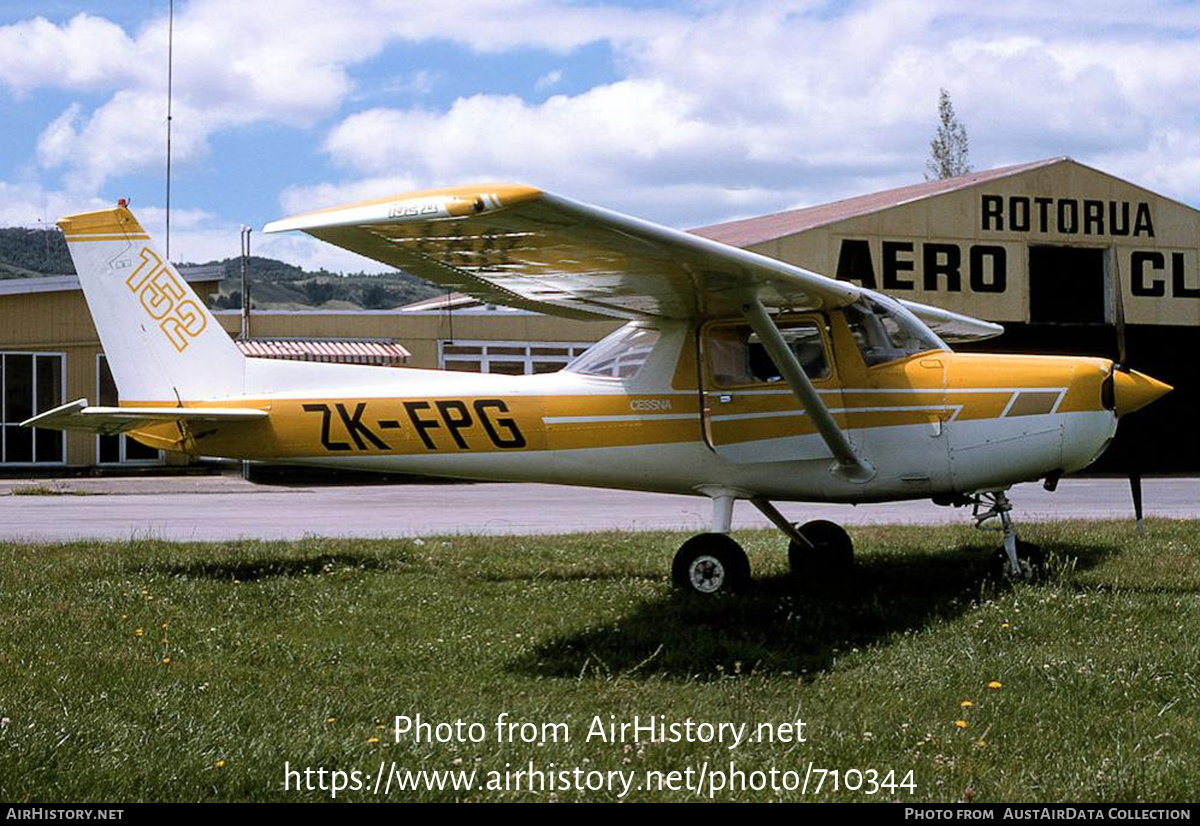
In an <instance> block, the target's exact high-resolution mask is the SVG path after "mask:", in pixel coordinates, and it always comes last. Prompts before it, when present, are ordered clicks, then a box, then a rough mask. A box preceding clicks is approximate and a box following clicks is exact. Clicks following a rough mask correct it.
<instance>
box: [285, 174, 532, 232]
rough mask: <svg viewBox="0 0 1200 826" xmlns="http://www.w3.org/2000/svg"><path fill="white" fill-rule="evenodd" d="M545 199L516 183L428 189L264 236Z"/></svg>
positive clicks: (356, 204) (304, 219) (293, 220)
mask: <svg viewBox="0 0 1200 826" xmlns="http://www.w3.org/2000/svg"><path fill="white" fill-rule="evenodd" d="M544 195H545V193H544V192H543V191H542V190H540V189H538V188H536V187H532V186H527V185H525V184H514V183H481V184H471V185H468V186H455V187H443V188H441V189H424V190H418V191H416V192H405V193H401V194H399V195H390V196H388V197H386V198H372V199H369V200H365V201H351V202H349V203H345V204H339V205H337V206H332V207H325V208H322V209H316V210H311V211H309V212H301V213H299V214H297V215H292V216H289V217H287V218H280V219H278V220H275V221H271V222H270V223H269V224H267V225H266V226H264V227H263V232H264V233H266V232H288V231H290V230H309V229H319V228H321V227H334V226H343V225H347V224H365V223H382V222H401V223H402V222H406V221H424V220H430V219H446V218H461V217H464V216H467V215H473V214H480V213H484V212H494V211H496V210H500V209H504V208H506V207H510V206H514V205H516V204H519V203H523V202H525V201H532V200H536V199H537V198H541V197H543V196H544Z"/></svg>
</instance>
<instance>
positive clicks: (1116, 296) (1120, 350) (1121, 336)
mask: <svg viewBox="0 0 1200 826" xmlns="http://www.w3.org/2000/svg"><path fill="white" fill-rule="evenodd" d="M1109 255H1110V256H1111V260H1112V281H1111V285H1112V289H1111V292H1112V318H1113V329H1114V330H1115V331H1116V334H1117V359H1116V366H1117V369H1118V370H1124V369H1125V367H1126V365H1127V364H1128V363H1129V362H1128V361H1127V360H1126V352H1125V291H1124V290H1123V289H1122V288H1121V259H1120V258H1118V257H1117V249H1116V246H1115V245H1114V246H1113V248H1112V251H1111V252H1110V253H1109Z"/></svg>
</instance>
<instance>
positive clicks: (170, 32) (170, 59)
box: [167, 0, 175, 261]
mask: <svg viewBox="0 0 1200 826" xmlns="http://www.w3.org/2000/svg"><path fill="white" fill-rule="evenodd" d="M169 9H170V11H169V12H168V16H167V260H168V261H170V260H171V92H172V88H171V87H172V82H173V80H174V77H173V74H174V71H173V70H174V62H175V54H174V51H175V0H169Z"/></svg>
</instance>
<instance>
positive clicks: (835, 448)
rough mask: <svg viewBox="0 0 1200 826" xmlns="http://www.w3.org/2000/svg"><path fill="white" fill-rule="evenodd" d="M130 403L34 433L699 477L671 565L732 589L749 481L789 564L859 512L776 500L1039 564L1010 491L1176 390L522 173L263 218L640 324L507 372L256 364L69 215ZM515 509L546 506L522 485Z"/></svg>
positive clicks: (658, 486) (484, 289)
mask: <svg viewBox="0 0 1200 826" xmlns="http://www.w3.org/2000/svg"><path fill="white" fill-rule="evenodd" d="M59 226H60V227H61V228H62V230H63V233H64V234H65V236H66V240H67V243H68V245H69V247H70V250H71V255H72V257H73V258H74V261H75V267H76V270H77V271H78V273H79V279H80V283H81V284H82V286H83V290H84V293H85V295H86V298H87V302H88V306H89V307H90V309H91V313H92V316H93V318H94V320H95V323H96V328H97V330H98V331H99V334H100V340H101V343H102V345H103V347H104V351H105V353H106V354H107V356H108V361H109V364H110V365H111V368H112V372H113V377H114V379H115V380H116V384H117V389H118V392H119V394H120V398H121V403H120V407H115V408H111V407H108V408H102V407H92V406H89V404H88V402H87V400H86V399H81V400H79V401H75V402H72V403H70V404H66V405H63V406H62V407H60V408H58V409H56V410H52V411H50V412H47V413H43V414H41V415H39V416H36V417H34V418H32V419H30V420H29V421H27V422H25V423H24V424H26V425H28V426H32V427H47V428H61V429H82V430H89V431H94V432H100V433H115V432H128V433H129V434H130V435H131V436H133V437H134V438H136V439H137V440H138V441H140V442H143V443H144V444H147V445H150V446H152V447H156V448H162V449H165V450H174V451H181V452H183V453H187V454H192V455H205V456H222V457H231V458H238V459H252V460H271V461H274V462H290V463H296V464H305V465H327V466H339V467H349V468H356V469H362V470H374V471H389V472H406V473H417V474H429V475H439V476H449V477H463V478H471V479H490V480H514V481H538V482H551V483H559V484H568V485H587V486H597V487H612V488H627V489H635V490H646V491H660V492H667V493H680V494H693V495H701V496H707V497H709V498H710V499H711V500H712V505H713V510H712V524H711V532H710V533H705V534H701V535H699V536H695V537H693V538H691V539H689V540H688V541H687V542H685V543H684V544H683V546H682V547H681V548H680V549H679V551H678V553H677V554H676V556H675V560H674V563H673V565H672V577H673V579H674V580H675V582H676V583H677V584H679V585H680V586H681V587H684V588H691V589H694V590H695V591H697V592H701V593H716V592H720V591H725V590H730V589H736V588H737V587H738V586H741V585H744V584H745V583H746V582H747V581H748V579H749V576H750V567H749V563H748V562H747V559H746V555H745V553H744V552H743V551H742V549H741V547H740V546H739V545H738V544H737V543H736V542H735V541H734V540H733V539H732V538H731V537H730V536H729V533H730V523H731V517H732V512H733V506H734V503H735V502H737V501H738V500H748V501H750V502H751V503H752V504H753V505H755V506H756V507H757V508H758V509H759V510H760V511H762V512H763V513H764V514H765V515H766V516H767V517H768V518H769V519H770V520H771V521H772V522H773V523H774V524H775V525H777V526H778V527H779V528H780V530H782V531H783V533H784V534H786V536H787V537H788V539H789V540H790V544H789V559H790V561H791V564H792V566H793V568H794V569H795V570H797V572H798V573H800V574H802V575H805V576H817V575H820V574H822V573H836V572H844V571H845V570H846V568H847V566H848V565H850V564H851V560H852V545H851V541H850V539H849V537H848V536H847V534H846V532H845V531H844V530H842V529H841V528H840V527H839V526H837V525H835V524H834V523H832V522H827V521H816V522H810V523H807V524H804V525H793V524H791V523H789V522H788V521H787V519H785V518H784V517H783V515H782V514H780V513H779V511H778V510H777V509H776V508H775V507H774V506H773V505H772V504H771V503H772V502H773V501H822V502H846V503H854V502H875V501H881V500H902V499H921V498H924V499H933V500H935V501H938V502H943V503H954V504H973V505H974V508H975V517H976V518H977V519H979V520H980V521H982V520H983V519H986V518H991V517H996V518H998V520H999V523H1000V524H1001V525H1002V527H1003V529H1004V543H1003V545H1004V550H1003V556H1002V558H1003V559H1004V560H1005V563H1006V567H1007V568H1008V570H1009V571H1010V572H1012V573H1013V574H1014V575H1018V576H1019V575H1022V574H1029V573H1030V572H1031V571H1032V570H1033V569H1034V568H1035V567H1036V564H1037V552H1036V549H1035V548H1033V547H1032V546H1028V545H1027V544H1026V543H1023V542H1022V543H1018V541H1017V536H1016V532H1015V530H1014V528H1013V523H1012V519H1011V517H1010V511H1011V505H1010V503H1009V501H1008V499H1007V498H1006V496H1005V490H1006V489H1007V488H1008V487H1009V486H1011V485H1012V484H1014V483H1017V482H1024V481H1028V480H1035V479H1041V478H1045V479H1047V480H1048V481H1049V482H1051V483H1052V482H1053V481H1055V480H1057V478H1058V476H1060V475H1061V474H1063V473H1070V472H1072V471H1076V470H1079V469H1080V468H1083V467H1085V466H1087V465H1088V464H1089V463H1090V462H1092V461H1093V460H1094V459H1096V457H1097V456H1099V455H1100V453H1101V452H1102V451H1103V450H1104V449H1105V447H1106V446H1107V445H1108V443H1109V442H1110V440H1111V439H1112V437H1113V435H1114V433H1115V431H1116V427H1117V420H1118V418H1120V417H1121V416H1122V415H1124V414H1126V413H1128V412H1130V411H1133V410H1136V409H1137V408H1139V407H1142V406H1143V405H1145V404H1148V403H1149V402H1151V401H1153V400H1154V399H1155V398H1157V397H1158V396H1160V395H1162V394H1163V393H1165V392H1167V391H1168V390H1169V389H1170V388H1169V387H1168V386H1167V385H1165V384H1162V383H1160V382H1158V381H1156V380H1154V379H1152V378H1150V377H1148V376H1145V375H1143V374H1140V373H1137V372H1133V371H1130V370H1126V369H1124V368H1122V367H1119V366H1116V365H1114V363H1113V362H1112V361H1109V360H1106V359H1100V358H1068V357H1051V356H1024V355H1021V356H1017V355H983V354H963V353H955V352H953V351H951V349H950V348H949V347H948V346H947V345H946V344H945V342H946V341H952V342H953V341H964V340H971V339H980V338H987V337H991V336H994V335H998V334H999V333H1000V332H1002V328H1001V327H1000V326H998V325H995V324H991V323H988V322H985V321H980V320H978V319H973V318H969V317H966V316H962V315H958V314H955V313H950V312H946V311H944V310H939V309H936V308H933V307H928V306H924V305H919V304H915V303H911V302H898V301H895V300H893V299H891V298H888V297H887V296H884V295H881V294H879V293H876V292H873V291H871V290H867V289H863V288H860V287H857V286H855V285H852V284H848V283H845V282H841V281H836V280H833V279H830V278H827V277H824V276H821V275H818V274H816V273H812V272H809V271H807V270H804V269H801V268H799V267H795V266H792V265H789V264H785V263H782V262H780V261H777V260H773V259H771V258H767V257H764V256H761V255H757V254H754V253H751V252H747V251H745V250H741V249H737V248H734V247H729V246H726V245H724V244H720V243H716V242H714V241H709V240H706V239H704V238H700V237H697V236H695V235H691V234H688V233H685V232H679V231H676V230H672V229H668V228H665V227H662V226H658V225H655V224H652V223H648V222H645V221H641V220H638V219H635V218H631V217H628V216H625V215H620V214H617V213H614V212H610V211H607V210H604V209H600V208H597V207H594V206H588V205H585V204H581V203H577V202H574V201H571V200H568V199H566V198H562V197H559V196H557V195H552V194H550V193H548V192H543V191H540V190H537V189H533V188H529V187H524V186H517V185H512V184H489V185H484V186H479V187H462V188H452V189H439V190H431V191H425V192H415V193H411V194H407V195H401V196H398V197H394V198H387V199H382V200H377V201H368V202H363V203H356V204H350V205H347V206H341V207H335V208H333V209H327V210H321V211H317V212H312V213H307V214H304V215H299V216H296V217H293V218H287V219H284V220H281V221H276V222H274V223H272V224H269V225H268V226H267V227H266V231H268V232H276V231H284V230H302V231H304V232H307V233H309V234H310V235H313V236H316V237H317V238H321V239H324V240H326V241H329V242H331V243H333V244H336V245H338V246H341V247H345V248H346V249H350V250H353V251H355V252H358V253H361V254H363V255H367V256H369V257H371V258H374V259H377V260H379V261H382V262H386V263H388V264H390V265H393V266H395V267H398V268H401V269H404V270H406V271H408V272H410V273H414V274H416V275H419V276H422V277H424V278H427V279H429V280H431V281H434V282H437V283H439V284H442V285H444V286H446V287H450V288H453V289H455V290H459V291H462V292H465V293H470V294H472V295H474V296H477V297H480V298H483V299H486V300H487V301H488V302H493V303H502V304H508V305H512V306H515V307H520V308H525V309H529V310H536V311H538V312H543V313H551V314H556V315H563V316H569V317H573V318H597V317H609V318H612V317H615V318H621V319H625V320H627V321H628V323H627V324H626V325H625V326H624V327H622V328H621V329H619V330H617V331H616V332H615V333H613V334H612V335H610V336H609V337H607V338H606V339H604V340H603V341H601V342H600V343H598V344H596V345H595V346H594V347H592V348H591V349H589V350H588V351H587V352H586V353H584V354H583V355H582V356H581V357H579V358H578V359H577V360H576V361H575V362H573V363H572V364H570V365H569V366H568V367H566V368H565V369H564V370H562V371H560V372H558V373H553V374H546V375H532V376H507V375H479V374H468V373H452V372H443V371H438V370H418V369H395V368H387V367H368V366H357V365H336V364H319V363H305V362H288V361H271V360H264V359H253V358H250V359H248V358H245V357H243V356H242V354H241V353H240V351H239V350H238V348H237V347H236V346H235V345H234V343H233V341H232V340H231V339H230V337H229V336H228V335H227V334H226V333H225V331H224V330H222V329H221V327H220V325H219V324H218V323H217V321H216V320H215V319H214V318H213V316H212V315H211V314H210V313H209V311H208V310H207V309H206V308H205V306H204V303H203V302H202V301H201V300H200V299H199V298H198V297H197V296H196V295H195V294H194V293H193V292H192V291H191V289H190V288H189V287H188V285H187V284H186V283H185V282H184V280H183V279H182V278H181V277H180V276H179V273H178V272H177V271H176V270H175V268H174V267H173V266H171V264H170V263H169V262H167V261H165V260H164V259H163V257H162V255H161V254H160V253H159V252H158V251H157V249H156V248H155V246H154V245H153V243H152V242H151V239H150V237H149V236H148V235H147V233H146V232H145V230H143V229H142V227H141V225H140V224H139V223H138V222H137V220H136V219H135V218H134V216H133V214H132V213H131V212H130V211H129V210H128V209H127V208H125V207H124V206H119V207H117V208H116V209H109V210H104V211H101V212H92V213H87V214H82V215H73V216H70V217H68V218H64V219H63V220H62V221H60V222H59ZM529 506H530V507H537V503H536V502H530V503H529Z"/></svg>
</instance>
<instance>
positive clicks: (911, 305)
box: [900, 299, 1004, 344]
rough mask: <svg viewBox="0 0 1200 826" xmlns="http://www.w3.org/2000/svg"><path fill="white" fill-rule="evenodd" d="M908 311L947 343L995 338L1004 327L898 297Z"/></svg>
mask: <svg viewBox="0 0 1200 826" xmlns="http://www.w3.org/2000/svg"><path fill="white" fill-rule="evenodd" d="M900 303H901V304H903V305H904V306H905V307H906V308H907V309H908V311H909V312H911V313H912V314H913V315H915V316H916V317H917V318H919V319H921V321H923V322H924V323H925V324H926V326H928V327H929V329H931V330H933V332H934V333H936V334H937V336H938V338H940V339H941V340H942V341H945V342H947V343H949V344H958V343H961V342H965V341H983V340H984V339H988V338H995V337H996V336H998V335H1000V334H1001V333H1003V332H1004V327H1003V326H1002V325H1000V324H994V323H992V322H991V321H984V320H983V319H981V318H973V317H971V316H969V315H963V314H961V313H953V312H951V311H949V310H943V309H942V308H941V307H931V306H929V305H928V304H920V303H918V302H916V301H908V300H906V299H900Z"/></svg>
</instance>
